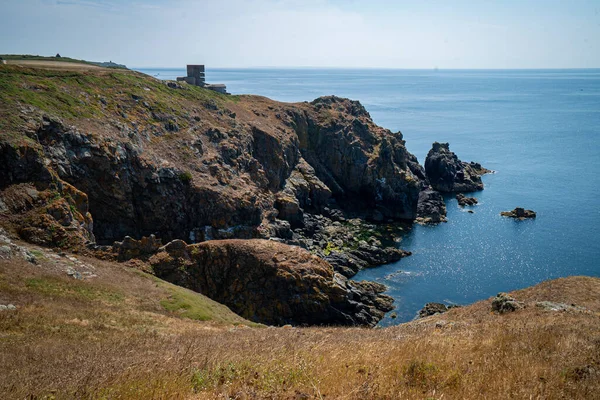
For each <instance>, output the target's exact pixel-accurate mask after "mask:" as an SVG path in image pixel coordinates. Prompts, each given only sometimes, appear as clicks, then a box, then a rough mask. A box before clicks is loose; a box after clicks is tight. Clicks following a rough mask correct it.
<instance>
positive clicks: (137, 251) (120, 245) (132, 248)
mask: <svg viewBox="0 0 600 400" xmlns="http://www.w3.org/2000/svg"><path fill="white" fill-rule="evenodd" d="M161 246H162V241H161V240H160V239H157V238H156V237H155V236H154V235H150V236H149V237H146V236H144V237H143V238H141V239H140V240H136V239H134V238H132V237H130V236H125V239H123V241H122V242H115V243H114V244H113V246H112V250H113V251H114V252H115V253H116V254H117V259H118V260H119V261H127V260H130V259H132V258H142V257H150V256H151V255H153V254H154V253H156V252H157V251H158V249H159V248H160V247H161Z"/></svg>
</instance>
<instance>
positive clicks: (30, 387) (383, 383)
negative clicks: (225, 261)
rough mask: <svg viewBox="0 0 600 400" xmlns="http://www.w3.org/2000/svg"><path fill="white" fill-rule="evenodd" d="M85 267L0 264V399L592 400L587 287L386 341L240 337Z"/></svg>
mask: <svg viewBox="0 0 600 400" xmlns="http://www.w3.org/2000/svg"><path fill="white" fill-rule="evenodd" d="M86 261H87V262H90V263H93V264H94V265H95V266H96V268H97V271H98V275H99V277H98V278H97V279H93V280H90V281H86V282H81V281H75V280H72V279H71V278H64V277H62V276H60V275H56V274H50V273H49V272H48V270H47V269H44V268H43V267H35V266H30V265H27V264H26V263H24V262H17V261H11V262H6V261H2V262H0V303H2V302H3V301H4V302H7V301H9V300H10V301H12V302H14V303H15V304H17V305H18V306H19V309H18V310H17V311H16V312H11V313H9V312H2V313H0V365H2V373H1V374H0V398H3V399H4V398H7V399H12V398H15V399H22V398H77V399H80V398H106V399H152V398H157V399H213V398H223V399H228V398H229V399H233V398H237V399H246V398H269V399H271V398H289V399H304V398H317V399H321V398H329V399H371V398H373V399H405V398H406V399H505V398H516V399H530V398H531V399H554V398H557V399H558V398H566V399H596V398H600V314H599V311H600V279H597V278H584V277H573V278H567V279H559V280H555V281H550V282H545V283H543V284H541V285H539V286H536V287H533V288H529V289H526V290H522V291H518V292H515V296H516V297H517V299H519V300H523V301H525V302H526V303H527V304H528V306H527V307H526V308H525V309H523V310H520V311H516V312H514V313H511V314H505V315H497V314H493V313H491V312H490V309H491V308H490V301H489V300H487V301H483V302H479V303H476V304H474V305H472V306H469V307H464V308H461V309H453V310H451V311H450V312H448V313H447V314H444V315H440V316H434V317H430V318H427V319H423V320H420V321H415V322H412V323H408V324H404V325H401V326H398V327H394V328H387V329H359V328H302V329H298V328H289V329H288V328H249V327H247V326H245V325H238V326H234V325H233V324H227V323H224V322H220V323H216V322H202V321H192V320H189V319H185V318H180V316H179V314H177V313H172V312H167V311H165V309H164V307H162V306H161V303H160V300H161V299H164V298H165V296H166V295H167V296H168V291H167V290H166V289H165V287H163V286H162V284H161V283H160V282H158V281H156V280H153V279H151V278H149V277H147V276H144V275H140V274H137V273H134V272H128V271H126V270H124V269H123V267H122V266H119V265H115V264H111V263H108V262H100V261H97V260H86ZM36 279H37V280H36ZM36 282H38V283H36ZM39 282H45V283H39ZM48 282H50V284H49V283H48ZM57 287H58V288H60V290H58V289H56V288H57ZM57 290H58V291H57ZM539 300H551V301H560V302H567V303H569V304H570V303H576V304H577V305H579V306H582V307H586V308H587V309H588V311H585V312H575V311H569V312H551V311H544V310H541V309H539V308H537V307H535V306H534V302H535V301H539ZM2 304H5V303H2ZM238 322H239V321H238Z"/></svg>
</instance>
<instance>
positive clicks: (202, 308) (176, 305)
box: [158, 280, 260, 326]
mask: <svg viewBox="0 0 600 400" xmlns="http://www.w3.org/2000/svg"><path fill="white" fill-rule="evenodd" d="M158 282H160V283H159V286H161V287H162V288H164V289H167V291H168V293H169V296H168V298H166V299H163V300H161V301H160V305H161V306H162V307H163V308H164V309H165V310H167V311H171V312H173V313H175V314H177V315H178V316H179V317H183V318H189V319H193V320H197V321H215V322H221V323H224V324H233V325H239V324H246V325H250V326H260V324H255V323H249V322H248V321H246V320H245V319H243V318H241V317H239V316H238V315H236V314H234V313H233V312H232V311H231V310H229V308H227V307H226V306H224V305H223V304H220V303H217V302H216V301H213V300H211V299H209V298H208V297H206V296H203V295H201V294H198V293H196V292H193V291H191V290H188V289H185V288H182V287H179V286H176V285H171V284H169V283H166V282H163V281H161V280H158Z"/></svg>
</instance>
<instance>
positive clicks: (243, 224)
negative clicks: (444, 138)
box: [0, 65, 425, 324]
mask: <svg viewBox="0 0 600 400" xmlns="http://www.w3.org/2000/svg"><path fill="white" fill-rule="evenodd" d="M0 132H1V136H0V160H2V169H1V170H0V213H1V217H2V219H1V223H2V225H3V226H4V227H5V228H6V229H7V230H8V231H10V232H13V233H15V234H18V235H19V236H20V237H21V238H23V239H25V240H28V241H30V242H33V243H36V244H40V245H49V246H56V247H62V248H64V249H71V250H80V251H81V250H84V251H87V250H89V249H92V250H94V251H96V250H98V249H100V250H102V251H108V252H110V251H111V248H109V247H106V246H105V247H102V246H100V247H99V246H98V245H97V244H100V245H110V244H112V243H114V242H116V241H121V240H123V239H124V238H125V237H126V236H130V237H131V238H130V239H127V240H126V241H125V242H119V243H120V244H119V245H116V247H113V248H112V251H113V254H114V257H115V258H119V259H127V258H129V256H131V255H132V254H133V255H134V256H135V257H142V258H144V257H145V258H148V257H150V256H151V255H152V252H146V250H144V251H140V252H138V253H139V254H138V253H136V252H135V251H130V250H128V249H127V247H128V246H130V245H131V244H132V243H133V244H135V243H136V242H135V240H136V239H141V238H142V237H151V235H155V236H154V237H155V238H157V240H158V242H157V243H159V242H160V241H162V243H168V242H170V241H172V240H176V239H179V240H185V241H186V242H188V243H198V242H204V241H207V240H215V239H229V238H241V239H256V238H265V239H266V238H269V239H272V240H276V241H280V242H285V243H288V244H294V245H298V246H301V247H304V248H306V249H309V250H310V251H311V252H312V253H313V254H316V255H319V256H321V257H324V258H328V259H329V261H330V262H331V263H332V264H333V266H334V268H335V270H336V271H338V272H341V273H342V274H343V275H345V276H347V277H348V276H352V275H353V274H355V273H356V272H357V271H358V270H359V269H361V268H364V267H369V266H374V265H378V264H382V263H386V262H390V261H394V260H398V259H400V258H401V257H402V256H404V255H406V253H404V252H402V251H400V250H397V249H394V248H388V249H382V248H381V241H380V237H379V236H377V235H378V233H377V232H376V230H377V229H376V228H375V227H374V226H371V225H368V224H366V222H365V221H366V220H372V221H378V222H382V221H387V222H390V221H399V220H401V221H412V220H413V219H414V218H415V217H416V213H417V203H418V198H419V192H420V191H421V190H422V188H423V187H424V186H425V172H424V170H423V168H422V167H421V166H420V165H419V164H418V163H417V160H416V158H415V157H414V156H413V155H412V154H410V153H409V152H408V151H407V150H406V147H405V145H404V144H405V143H404V140H403V138H402V134H401V133H400V132H398V133H393V132H391V131H389V130H387V129H384V128H381V127H379V126H377V125H375V123H374V122H373V121H372V119H371V117H370V115H369V113H368V112H367V111H366V110H365V108H364V107H363V106H362V105H361V104H360V103H358V102H357V101H352V100H348V99H342V98H338V97H334V96H328V97H322V98H319V99H316V100H315V101H313V102H311V103H307V102H305V103H297V104H287V103H280V102H276V101H272V100H269V99H267V98H263V97H258V96H225V95H221V94H218V93H215V92H212V91H209V90H204V89H202V88H199V87H195V86H189V85H186V84H179V83H175V82H164V81H159V80H156V79H154V78H151V77H149V76H145V75H143V74H139V73H136V72H133V71H126V70H124V71H116V70H104V69H99V70H93V71H69V70H44V69H29V68H24V67H21V66H15V65H5V66H2V68H0ZM357 217H358V218H357ZM151 241H152V243H154V239H152V240H151ZM96 243H97V244H96ZM257 243H258V242H257ZM134 247H135V246H134ZM150 247H152V248H153V251H155V250H156V249H155V248H154V247H156V246H150ZM115 249H116V250H115ZM134 250H135V249H134ZM114 252H116V253H114ZM121 253H122V254H121ZM136 254H137V255H136ZM323 263H325V264H327V265H328V266H329V267H330V266H331V265H330V264H329V263H327V262H325V261H323ZM329 267H328V268H329ZM275 269H276V268H275ZM307 279H308V278H307ZM344 285H346V284H344ZM188 286H191V285H188ZM356 287H357V286H354V289H352V290H355V289H356ZM356 290H357V289H356ZM346 300H347V301H348V302H350V303H351V301H354V300H349V299H346ZM346 300H344V301H346ZM253 301H254V300H253ZM319 301H320V300H319ZM350 303H348V304H350ZM336 304H337V303H336ZM335 307H336V308H340V307H341V306H339V304H338V305H336V306H335ZM348 307H349V306H348ZM342 308H343V307H342ZM315 310H316V309H315ZM363 310H367V311H363ZM377 310H378V308H377V307H375V308H371V309H369V308H366V309H365V308H364V307H363V308H360V307H359V308H357V309H356V310H355V312H354V314H352V313H350V314H352V317H350V320H348V321H354V322H356V323H360V324H372V323H373V321H375V320H376V319H377V318H378V317H377V315H379V314H378V313H379V311H377ZM364 312H367V313H368V314H370V315H374V316H375V317H373V318H371V319H369V318H366V317H363V316H360V315H361V314H364ZM350 314H349V315H350ZM326 315H327V318H328V320H329V321H330V322H331V323H333V322H335V323H343V322H342V320H343V319H344V318H345V317H344V318H341V319H340V318H338V317H334V316H333V314H332V313H331V312H328V313H326ZM282 318H283V317H282ZM286 318H288V317H286ZM290 318H291V317H290ZM327 318H326V319H325V320H323V321H321V322H323V323H325V322H326V320H327ZM282 321H283V320H282ZM297 321H300V320H297Z"/></svg>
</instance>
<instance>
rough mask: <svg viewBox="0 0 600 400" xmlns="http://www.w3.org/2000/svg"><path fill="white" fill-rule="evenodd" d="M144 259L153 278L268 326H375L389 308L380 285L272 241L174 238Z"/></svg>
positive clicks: (390, 306) (299, 250) (292, 247)
mask: <svg viewBox="0 0 600 400" xmlns="http://www.w3.org/2000/svg"><path fill="white" fill-rule="evenodd" d="M149 262H150V264H151V266H152V268H153V270H154V273H155V274H156V275H157V276H158V277H160V278H162V279H165V280H167V281H170V282H172V283H175V284H177V285H180V286H184V287H187V288H189V289H192V290H194V291H197V292H199V293H202V294H204V295H206V296H208V297H210V298H212V299H213V300H215V301H218V302H220V303H223V304H225V305H227V306H228V307H229V308H231V309H232V311H234V312H235V313H237V314H239V315H240V316H242V317H244V318H247V319H250V320H253V321H256V322H261V323H265V324H269V325H280V326H282V325H286V324H292V325H304V324H305V325H362V326H374V325H375V324H376V323H377V322H378V321H379V320H380V319H381V318H383V316H384V314H385V313H386V312H388V311H390V310H391V309H392V302H393V299H392V298H391V297H389V296H386V295H383V294H382V292H383V291H384V290H385V286H384V285H381V284H379V283H375V282H353V281H349V280H348V279H347V278H345V277H344V276H342V275H341V274H338V273H336V272H335V271H334V270H333V268H332V266H331V265H330V264H329V263H328V262H327V261H325V260H322V259H321V258H319V257H317V256H314V255H311V254H310V253H309V252H308V251H306V250H304V249H301V248H299V247H296V246H289V245H285V244H282V243H278V242H274V241H268V240H261V239H254V240H213V241H209V242H204V243H200V244H194V245H187V244H186V243H185V242H183V241H179V240H178V241H173V242H170V243H168V244H167V245H165V246H163V247H162V248H161V249H160V251H159V252H158V253H157V254H155V255H154V256H153V257H152V258H150V260H149Z"/></svg>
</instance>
